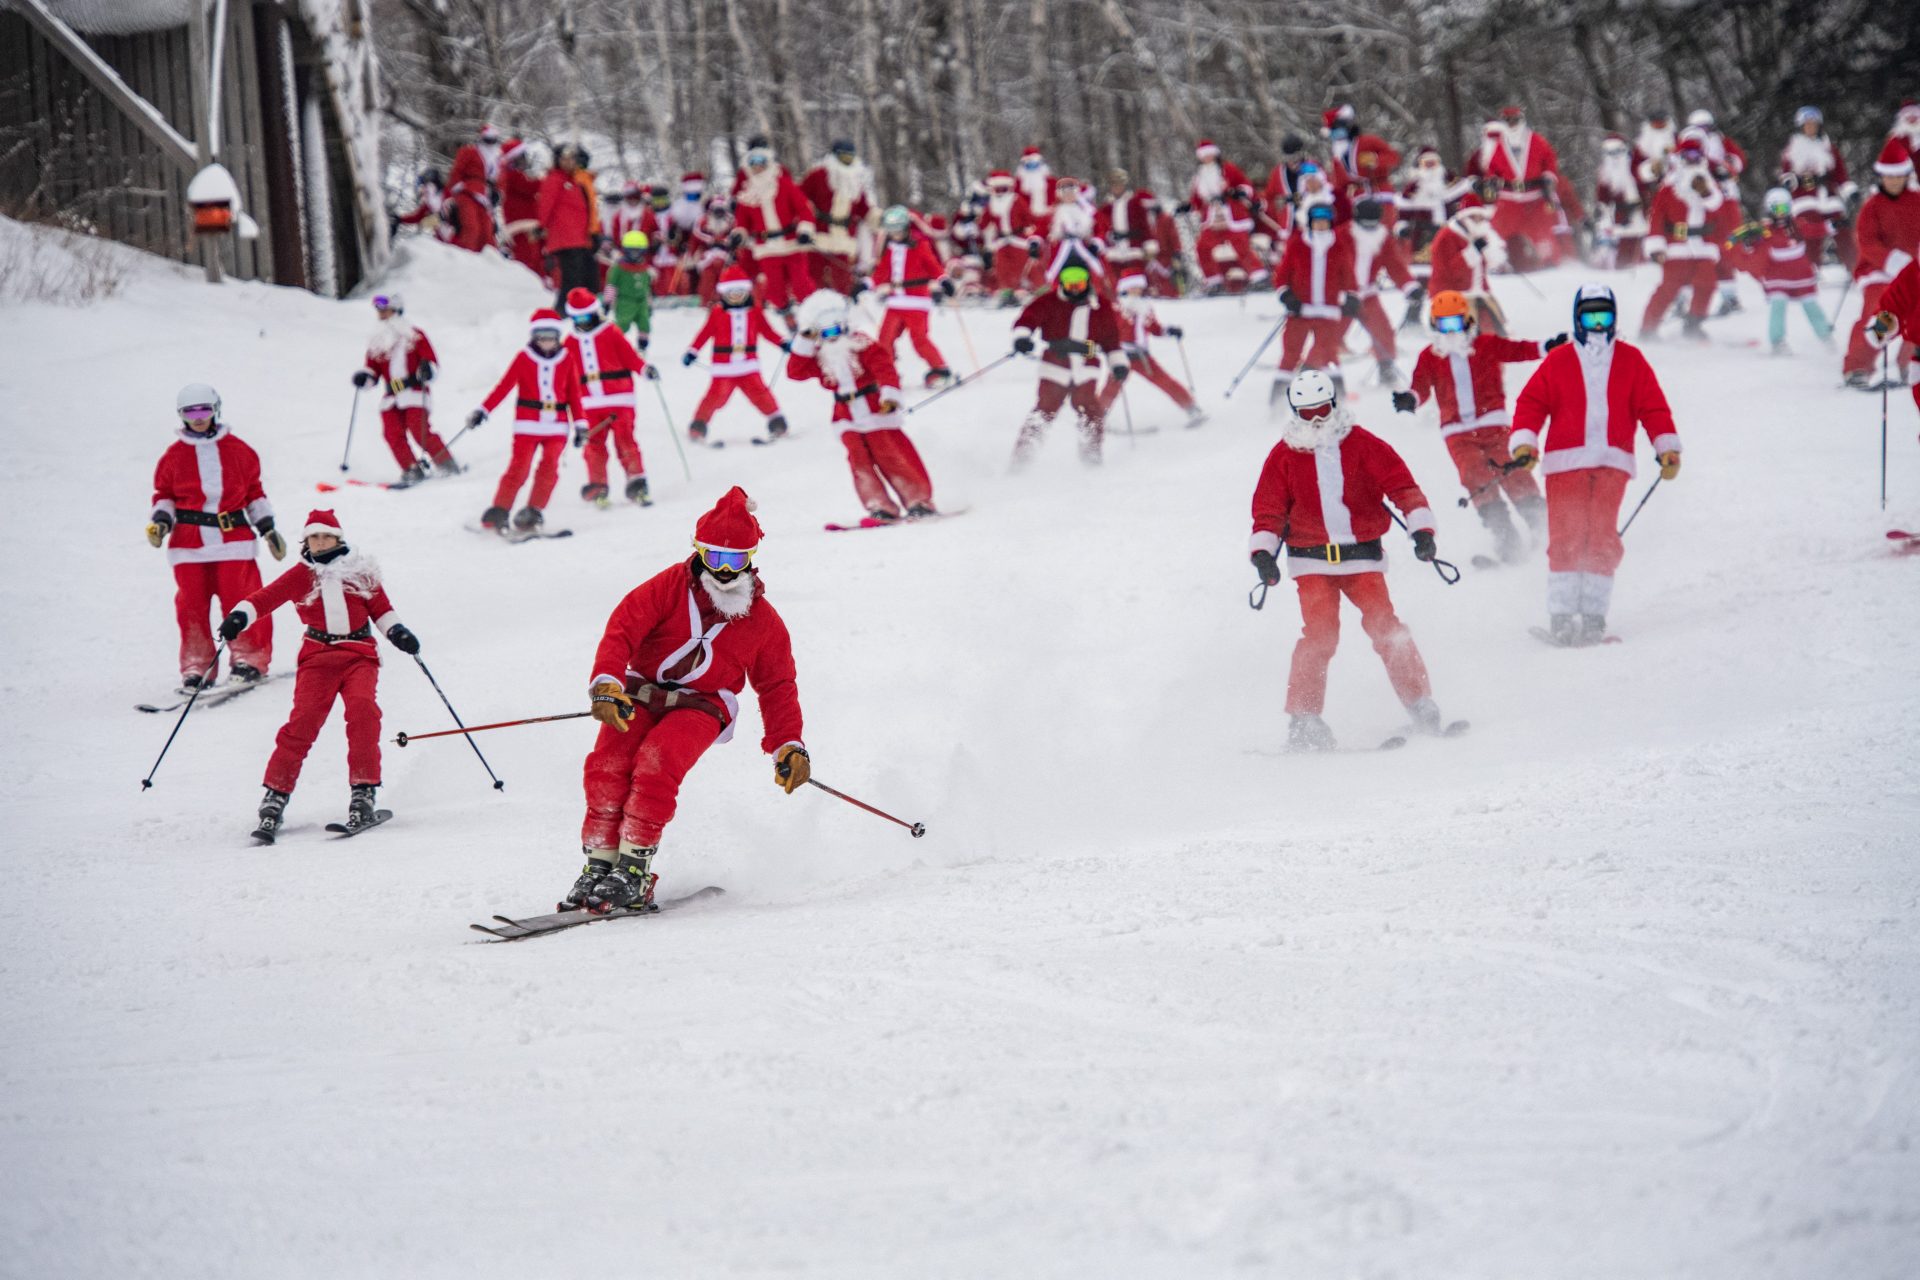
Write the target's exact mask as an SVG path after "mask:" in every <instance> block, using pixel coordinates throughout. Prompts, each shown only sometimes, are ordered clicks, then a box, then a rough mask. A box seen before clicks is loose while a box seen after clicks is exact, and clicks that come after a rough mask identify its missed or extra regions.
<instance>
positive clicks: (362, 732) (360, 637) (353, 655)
mask: <svg viewBox="0 0 1920 1280" xmlns="http://www.w3.org/2000/svg"><path fill="white" fill-rule="evenodd" d="M301 533H302V541H301V550H300V563H299V564H296V565H294V566H293V568H291V569H289V570H287V571H286V572H285V573H283V574H281V575H280V576H279V577H277V578H275V579H274V580H273V581H272V582H271V583H269V584H267V585H266V586H265V587H262V588H261V589H260V590H258V591H255V592H254V593H253V594H252V595H249V596H248V597H247V598H246V599H245V600H242V601H241V602H240V603H239V605H237V606H236V607H235V608H234V610H233V612H232V613H229V614H228V615H227V616H226V619H225V620H224V621H223V622H221V624H220V638H221V639H223V640H226V641H229V642H231V641H233V640H236V639H238V638H239V636H240V634H241V633H242V632H243V631H245V630H246V629H247V628H248V627H250V626H252V625H253V624H254V623H255V622H256V621H258V620H260V619H262V618H266V617H268V616H269V615H271V614H272V613H273V611H274V610H275V609H278V608H279V607H280V606H281V605H283V604H291V605H293V606H294V611H295V612H296V613H298V614H299V616H300V621H302V622H304V623H305V624H306V626H307V638H306V640H305V642H304V643H303V644H301V646H300V657H299V659H298V666H297V673H296V675H295V677H294V682H293V712H292V714H290V715H289V716H288V717H287V723H286V724H285V725H284V726H282V728H281V730H280V736H279V737H278V738H276V739H275V740H274V745H273V755H272V756H270V757H268V759H267V774H266V778H265V780H264V781H265V783H266V788H267V794H266V795H265V797H263V798H262V799H261V801H260V827H259V830H257V831H255V832H254V837H255V839H257V840H259V841H261V843H263V844H272V843H273V838H274V836H275V835H276V834H277V833H278V832H279V830H280V824H281V822H282V821H283V820H284V818H285V816H286V812H287V800H288V798H289V797H290V796H291V795H292V794H293V784H294V783H295V782H297V781H299V778H300V766H301V765H302V764H303V763H304V762H305V761H306V758H307V752H308V750H309V749H311V748H312V746H313V740H314V739H315V738H317V737H319V736H320V727H321V726H322V725H324V724H325V723H326V722H327V714H328V713H329V712H331V711H332V710H333V703H334V700H335V699H336V698H337V699H339V701H340V703H341V705H342V706H343V707H345V709H346V717H347V782H348V783H349V785H350V786H351V787H352V796H351V800H350V802H349V804H348V806H347V823H346V825H347V828H348V829H349V830H353V831H357V830H359V829H360V828H361V827H364V826H368V825H370V824H371V823H372V822H373V821H374V808H373V794H374V788H375V787H378V786H379V785H380V704H379V703H378V702H377V701H375V699H374V686H375V684H376V683H377V682H378V681H379V679H380V651H379V649H378V648H376V647H375V645H374V642H373V633H374V630H375V629H376V628H378V629H379V630H381V631H384V632H385V633H386V636H387V639H388V640H390V641H392V642H393V647H394V648H396V649H398V650H400V652H402V653H406V654H415V653H419V652H420V642H419V641H418V640H416V639H414V636H413V633H412V632H411V631H409V630H407V629H406V627H404V626H402V625H401V623H400V618H399V616H398V615H397V614H395V613H394V611H393V605H392V603H391V602H390V601H389V600H388V599H387V592H386V588H385V587H383V586H382V585H381V583H380V566H379V565H377V564H375V563H374V562H373V561H372V560H371V559H369V558H368V557H366V556H364V555H361V554H360V553H359V552H357V551H355V550H354V549H353V548H352V547H349V546H348V545H347V544H346V542H345V541H344V540H343V539H342V537H341V533H340V521H339V519H338V518H337V517H335V515H334V514H333V512H331V511H313V512H310V513H308V515H307V524H306V527H305V529H303V530H302V531H301Z"/></svg>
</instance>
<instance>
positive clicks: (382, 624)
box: [373, 609, 400, 635]
mask: <svg viewBox="0 0 1920 1280" xmlns="http://www.w3.org/2000/svg"><path fill="white" fill-rule="evenodd" d="M373 625H374V627H375V628H376V629H378V630H379V631H380V633H381V634H382V635H384V634H386V633H387V632H389V631H391V630H393V629H394V628H395V627H397V626H399V625H400V615H399V614H398V613H396V612H394V611H393V610H392V609H389V610H387V611H386V612H385V613H383V614H381V615H380V616H379V617H377V618H375V619H374V620H373Z"/></svg>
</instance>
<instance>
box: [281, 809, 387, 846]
mask: <svg viewBox="0 0 1920 1280" xmlns="http://www.w3.org/2000/svg"><path fill="white" fill-rule="evenodd" d="M392 816H393V810H391V809H375V810H374V811H373V821H372V822H369V823H366V824H365V825H364V826H358V827H350V826H348V825H347V824H346V823H344V822H329V823H328V824H327V834H328V835H330V836H333V837H334V838H335V839H337V840H351V839H352V838H353V837H354V836H358V835H365V834H366V833H367V832H369V831H371V830H373V829H374V828H375V827H377V826H379V825H380V824H381V823H383V822H385V821H386V820H387V819H389V818H391V817H392ZM279 838H280V833H279V832H278V831H269V830H267V829H266V828H265V827H257V828H255V829H254V832H253V842H254V843H255V844H272V843H274V841H276V840H278V839H279Z"/></svg>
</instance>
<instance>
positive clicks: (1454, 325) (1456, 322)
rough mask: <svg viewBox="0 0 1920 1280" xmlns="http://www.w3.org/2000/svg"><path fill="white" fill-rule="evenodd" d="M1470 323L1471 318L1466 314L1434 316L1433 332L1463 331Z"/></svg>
mask: <svg viewBox="0 0 1920 1280" xmlns="http://www.w3.org/2000/svg"><path fill="white" fill-rule="evenodd" d="M1472 323H1473V321H1472V319H1471V318H1469V317H1468V316H1466V315H1457V316H1435V317H1434V318H1433V331H1434V332H1435V333H1465V332H1466V331H1467V326H1468V325H1470V324H1472Z"/></svg>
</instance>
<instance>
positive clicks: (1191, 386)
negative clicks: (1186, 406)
mask: <svg viewBox="0 0 1920 1280" xmlns="http://www.w3.org/2000/svg"><path fill="white" fill-rule="evenodd" d="M1173 345H1174V346H1175V347H1177V348H1179V350H1180V368H1181V370H1182V371H1183V372H1184V373H1185V374H1186V375H1187V389H1188V390H1189V391H1191V392H1193V394H1194V395H1196V396H1198V395H1199V394H1200V384H1199V383H1197V382H1195V381H1194V380H1193V366H1192V365H1191V364H1188V363H1187V339H1186V335H1184V334H1182V335H1181V336H1180V337H1178V338H1175V339H1174V340H1173Z"/></svg>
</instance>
